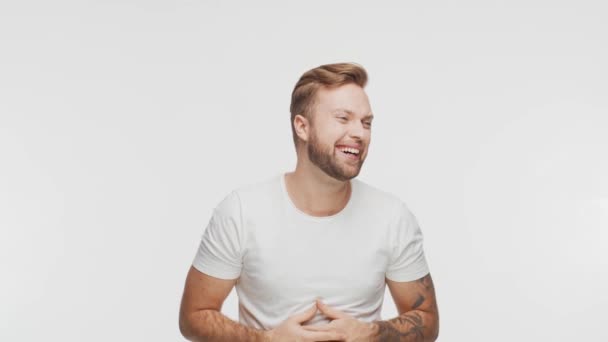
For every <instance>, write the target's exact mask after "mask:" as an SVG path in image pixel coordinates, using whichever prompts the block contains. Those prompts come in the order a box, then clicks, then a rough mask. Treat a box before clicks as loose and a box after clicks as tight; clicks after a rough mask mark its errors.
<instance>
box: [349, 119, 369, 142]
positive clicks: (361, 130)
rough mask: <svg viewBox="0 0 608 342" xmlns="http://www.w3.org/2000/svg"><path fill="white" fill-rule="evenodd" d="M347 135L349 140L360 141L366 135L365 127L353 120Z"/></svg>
mask: <svg viewBox="0 0 608 342" xmlns="http://www.w3.org/2000/svg"><path fill="white" fill-rule="evenodd" d="M348 133H349V135H350V136H351V138H354V139H357V140H362V139H363V137H364V136H365V134H366V129H365V127H363V123H362V122H357V121H356V120H353V124H352V125H351V127H349V132H348Z"/></svg>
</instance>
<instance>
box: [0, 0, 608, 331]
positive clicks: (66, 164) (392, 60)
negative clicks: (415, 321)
mask: <svg viewBox="0 0 608 342" xmlns="http://www.w3.org/2000/svg"><path fill="white" fill-rule="evenodd" d="M607 7H608V6H607V5H606V4H605V3H604V2H602V1H595V2H592V1H569V2H568V1H452V2H448V1H445V2H443V1H441V2H439V1H435V2H434V1H411V2H394V3H388V2H386V3H382V2H374V4H373V5H372V4H371V2H361V3H359V2H353V1H344V2H322V1H318V2H317V1H299V2H297V3H291V4H288V3H287V2H279V1H276V2H273V3H270V2H242V3H239V4H228V3H225V2H220V1H103V2H102V1H12V2H9V1H3V2H2V3H1V5H0V40H1V45H0V63H1V64H0V228H1V230H0V234H1V235H0V260H1V261H0V277H1V278H0V279H1V281H0V340H2V341H34V340H50V341H179V340H181V339H182V338H181V335H180V334H179V330H178V324H177V318H178V308H179V302H180V299H181V294H182V289H183V282H184V279H185V276H186V272H187V270H188V267H189V266H190V263H191V261H192V258H193V257H194V253H195V251H196V248H197V245H198V241H199V238H200V236H201V235H202V232H203V229H204V227H205V225H206V224H207V222H208V220H209V217H210V214H211V210H212V209H213V208H214V207H215V205H216V204H217V203H218V201H219V200H220V199H221V198H223V197H224V196H225V195H226V194H228V193H229V192H230V191H231V190H232V189H234V188H235V187H237V186H240V185H243V184H247V183H250V182H255V181H258V180H261V179H265V178H266V177H269V176H272V175H275V174H278V173H279V172H284V171H289V170H292V169H293V168H294V167H295V151H294V148H293V145H292V141H291V130H290V128H289V124H290V123H289V100H290V98H289V97H290V94H291V91H292V88H293V86H294V84H295V82H296V81H297V79H298V78H299V76H300V75H301V74H302V73H303V72H305V71H306V70H308V69H310V68H313V67H316V66H318V65H321V64H326V63H334V62H343V61H352V62H357V63H360V64H362V65H363V66H364V67H365V68H366V69H367V71H368V72H369V76H370V80H369V86H368V87H367V91H368V94H369V96H370V100H371V103H372V108H373V110H374V114H375V116H376V119H375V123H374V128H373V133H372V144H371V148H370V154H369V156H368V159H367V161H366V163H365V165H364V167H363V170H362V172H361V174H360V176H359V177H360V179H362V180H364V181H366V182H368V183H370V184H372V185H374V186H376V187H379V188H381V189H384V190H387V191H391V192H393V193H395V194H397V195H399V196H400V197H401V198H402V199H403V200H404V201H405V202H406V203H407V204H408V205H409V206H410V208H411V209H412V211H413V212H414V214H415V215H416V216H417V218H418V220H419V222H420V225H421V227H422V230H423V233H424V236H425V250H426V253H427V259H428V261H429V264H430V267H431V272H432V275H433V278H434V281H435V286H436V290H437V296H438V303H439V308H440V314H441V332H440V338H439V341H606V340H608V332H607V331H606V327H605V323H606V319H607V315H606V308H605V307H606V305H608V294H607V293H606V289H607V288H608V272H607V269H608V267H607V266H608V251H607V250H608V248H607V246H608V157H607V155H608V138H607V132H608V116H607V115H608V103H607V102H608V101H607V94H608V68H607V65H608V63H607V62H606V61H607V60H608V43H607V42H608V39H607V36H608V24H607V21H606V17H607V15H608V13H607ZM386 295H387V296H386V300H385V306H384V310H383V317H384V318H385V319H389V318H392V317H393V316H395V314H396V311H395V308H394V304H393V303H392V301H391V299H390V295H389V293H388V291H387V293H386ZM236 305H237V302H236V296H235V295H234V293H232V294H231V296H230V297H229V299H228V300H227V302H226V303H225V307H224V312H225V313H226V314H227V315H228V316H230V317H233V318H236V317H237V316H236V315H237V314H236V309H237V307H236Z"/></svg>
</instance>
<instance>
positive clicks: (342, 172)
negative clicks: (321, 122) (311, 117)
mask: <svg viewBox="0 0 608 342" xmlns="http://www.w3.org/2000/svg"><path fill="white" fill-rule="evenodd" d="M307 152H308V159H310V161H311V162H312V163H313V164H314V165H316V166H317V167H318V168H319V169H321V170H322V171H323V172H325V173H326V174H327V175H328V176H330V177H332V178H335V179H337V180H339V181H343V182H345V181H348V180H351V179H353V178H355V177H357V175H359V172H360V171H361V166H363V159H359V160H358V161H357V163H356V164H354V163H352V164H351V163H346V162H345V161H341V160H339V157H338V156H337V155H336V148H335V146H331V147H328V148H325V146H323V145H322V144H321V143H320V142H319V140H318V139H317V136H316V134H315V133H314V131H313V134H311V136H310V140H309V143H308V145H307ZM360 153H363V151H361V152H360Z"/></svg>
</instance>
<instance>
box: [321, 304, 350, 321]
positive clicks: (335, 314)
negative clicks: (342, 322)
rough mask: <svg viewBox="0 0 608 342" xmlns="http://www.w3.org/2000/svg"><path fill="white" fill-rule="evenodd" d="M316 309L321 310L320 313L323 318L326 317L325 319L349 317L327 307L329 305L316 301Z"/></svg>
mask: <svg viewBox="0 0 608 342" xmlns="http://www.w3.org/2000/svg"><path fill="white" fill-rule="evenodd" d="M317 307H318V308H319V310H321V312H322V313H323V314H324V315H325V316H327V317H329V318H331V319H338V318H347V317H350V316H349V315H348V314H346V313H344V312H342V311H340V310H337V309H334V308H332V307H331V306H329V305H327V304H325V303H323V302H321V301H320V300H317Z"/></svg>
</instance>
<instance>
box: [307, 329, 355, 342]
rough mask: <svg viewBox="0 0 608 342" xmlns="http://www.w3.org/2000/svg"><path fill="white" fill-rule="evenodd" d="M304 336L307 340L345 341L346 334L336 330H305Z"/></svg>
mask: <svg viewBox="0 0 608 342" xmlns="http://www.w3.org/2000/svg"><path fill="white" fill-rule="evenodd" d="M303 335H304V338H306V339H307V340H309V341H346V335H344V334H343V333H340V332H337V331H335V330H334V331H305V332H304V333H303Z"/></svg>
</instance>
